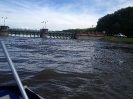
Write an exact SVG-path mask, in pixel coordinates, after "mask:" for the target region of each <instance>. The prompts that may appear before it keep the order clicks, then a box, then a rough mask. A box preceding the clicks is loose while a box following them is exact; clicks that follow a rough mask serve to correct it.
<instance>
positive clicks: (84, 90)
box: [0, 37, 133, 99]
mask: <svg viewBox="0 0 133 99" xmlns="http://www.w3.org/2000/svg"><path fill="white" fill-rule="evenodd" d="M0 40H3V41H4V43H5V45H6V47H7V49H8V51H9V54H10V56H11V58H12V61H13V62H14V65H15V67H16V69H17V71H18V73H19V75H20V78H21V80H22V82H23V84H24V85H27V86H28V87H29V88H31V89H32V90H34V91H35V92H36V93H38V94H40V95H41V96H43V97H44V98H46V99H53V98H54V99H75V98H78V99H81V98H82V99H99V98H103V99H127V98H129V99H132V97H133V84H132V83H133V66H132V64H133V45H132V44H123V43H113V42H101V41H93V40H88V41H87V40H72V39H64V40H63V39H43V38H26V37H1V38H0ZM0 84H1V85H7V84H8V85H14V84H16V83H15V81H14V79H13V76H12V74H11V72H10V68H9V66H8V63H7V62H6V59H5V57H4V54H3V53H2V50H1V49H0Z"/></svg>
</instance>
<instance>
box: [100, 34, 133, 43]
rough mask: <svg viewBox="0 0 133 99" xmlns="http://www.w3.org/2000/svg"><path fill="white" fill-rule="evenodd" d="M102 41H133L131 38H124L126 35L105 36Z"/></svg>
mask: <svg viewBox="0 0 133 99" xmlns="http://www.w3.org/2000/svg"><path fill="white" fill-rule="evenodd" d="M100 40H102V41H112V42H125V43H133V38H126V37H113V36H107V37H104V38H102V39H100Z"/></svg>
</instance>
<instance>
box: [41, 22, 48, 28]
mask: <svg viewBox="0 0 133 99" xmlns="http://www.w3.org/2000/svg"><path fill="white" fill-rule="evenodd" d="M47 22H48V21H43V22H41V23H45V29H46V23H47ZM43 29H44V25H43Z"/></svg>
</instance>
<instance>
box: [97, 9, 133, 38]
mask: <svg viewBox="0 0 133 99" xmlns="http://www.w3.org/2000/svg"><path fill="white" fill-rule="evenodd" d="M96 30H97V31H99V32H103V31H105V32H106V34H107V35H114V34H117V33H123V34H125V35H126V36H128V37H133V7H127V8H122V9H120V10H118V11H115V12H114V13H112V14H107V15H105V16H103V17H101V18H100V19H99V20H98V22H97V26H96Z"/></svg>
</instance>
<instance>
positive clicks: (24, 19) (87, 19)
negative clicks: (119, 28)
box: [0, 0, 133, 30]
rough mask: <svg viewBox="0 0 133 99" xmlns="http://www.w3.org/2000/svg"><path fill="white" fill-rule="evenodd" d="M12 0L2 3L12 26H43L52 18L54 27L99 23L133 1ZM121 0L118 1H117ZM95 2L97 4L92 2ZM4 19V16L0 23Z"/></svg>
mask: <svg viewBox="0 0 133 99" xmlns="http://www.w3.org/2000/svg"><path fill="white" fill-rule="evenodd" d="M7 1H8V2H10V4H8V2H7V3H3V2H2V3H1V1H0V6H1V7H2V8H3V9H1V10H0V16H3V15H4V16H7V17H8V19H7V20H6V24H7V25H9V26H10V27H11V28H13V27H16V28H21V27H27V28H31V29H40V28H42V27H43V25H44V24H42V23H41V22H42V21H48V23H47V27H48V28H49V29H50V30H62V29H72V28H89V27H91V26H92V25H94V26H95V25H96V24H97V20H98V19H99V18H100V17H102V16H104V15H106V14H108V13H113V12H114V11H116V10H118V9H120V8H122V7H128V6H130V5H133V1H130V0H129V1H125V0H119V1H118V0H116V1H114V0H108V1H106V0H94V1H92V2H91V3H90V2H88V0H81V1H82V2H78V3H76V4H68V5H66V4H63V6H60V5H54V4H52V3H51V6H50V4H45V3H44V1H45V0H41V1H38V2H33V3H32V2H29V1H27V0H22V1H21V0H20V1H16V0H10V1H9V0H7ZM116 2H117V4H115V3H116ZM91 4H94V5H91ZM2 23H3V20H2V19H1V20H0V24H2Z"/></svg>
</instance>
